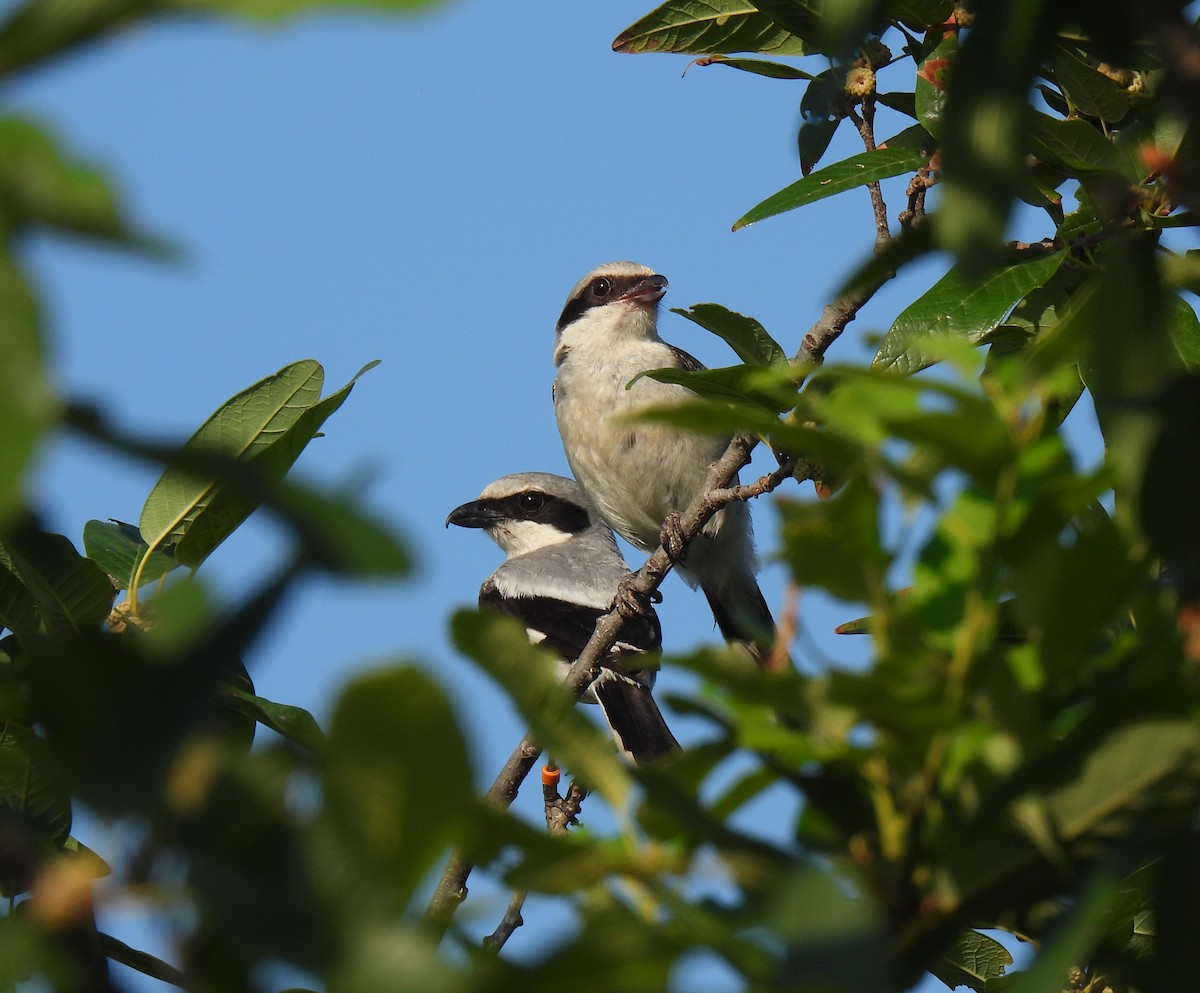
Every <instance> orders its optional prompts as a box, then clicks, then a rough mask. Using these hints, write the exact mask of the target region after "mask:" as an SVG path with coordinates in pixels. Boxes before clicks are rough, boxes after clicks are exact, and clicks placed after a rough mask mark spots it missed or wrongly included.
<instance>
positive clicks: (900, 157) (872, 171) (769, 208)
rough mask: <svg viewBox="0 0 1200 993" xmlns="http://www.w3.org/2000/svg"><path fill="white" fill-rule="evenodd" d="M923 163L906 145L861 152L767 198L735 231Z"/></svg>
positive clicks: (913, 170)
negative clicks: (904, 146)
mask: <svg viewBox="0 0 1200 993" xmlns="http://www.w3.org/2000/svg"><path fill="white" fill-rule="evenodd" d="M924 163H925V158H924V156H922V155H921V154H920V153H919V152H914V151H910V150H908V149H905V148H881V149H877V150H876V151H874V152H859V153H858V154H857V155H851V156H850V157H849V158H846V159H842V160H841V161H840V162H836V163H834V164H833V165H830V166H826V167H825V168H824V169H819V170H817V171H816V172H814V173H812V174H810V175H808V176H805V177H804V178H803V179H801V180H799V181H798V182H795V183H792V185H791V186H788V187H785V188H784V189H782V190H780V191H779V192H778V193H776V194H774V195H773V196H770V197H767V199H766V200H764V201H763V202H762V203H760V204H758V205H757V206H756V207H752V208H751V209H750V210H749V211H747V212H746V213H745V214H744V215H743V216H742V217H741V218H739V219H738V220H737V221H735V222H734V225H733V230H735V231H737V230H738V229H739V228H744V227H746V226H747V225H750V224H753V223H755V222H756V221H761V220H763V219H764V218H766V217H774V216H775V215H776V214H782V213H784V212H785V211H789V210H795V209H796V208H797V207H803V206H805V205H806V204H810V203H815V202H816V201H817V200H823V199H825V197H831V196H834V195H836V194H838V193H844V192H845V191H846V190H853V189H857V188H858V187H860V186H865V185H866V184H867V183H871V182H875V181H876V180H880V179H887V178H888V177H889V176H899V175H902V174H903V173H906V172H915V171H916V170H917V169H919V168H920V167H921V166H922V165H923V164H924Z"/></svg>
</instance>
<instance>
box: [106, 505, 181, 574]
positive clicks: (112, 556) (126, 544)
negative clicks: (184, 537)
mask: <svg viewBox="0 0 1200 993" xmlns="http://www.w3.org/2000/svg"><path fill="white" fill-rule="evenodd" d="M83 548H84V551H85V552H87V556H88V558H90V559H91V560H92V561H93V562H95V563H96V565H98V566H99V567H100V568H101V569H103V570H104V571H105V572H107V573H108V574H109V575H110V576H112V578H113V579H114V580H116V583H117V586H118V587H119V588H120V589H123V590H127V589H129V584H130V582H131V581H132V580H133V576H134V573H135V572H136V571H137V567H138V564H139V563H140V562H141V560H142V558H143V557H144V556H145V554H146V553H147V552H149V551H150V546H149V545H147V544H146V543H145V542H144V541H143V540H142V533H141V531H139V530H138V529H137V528H136V527H134V526H133V525H132V524H123V523H122V522H121V521H95V520H93V521H88V522H87V523H86V524H85V525H84V526H83ZM179 564H180V563H179V562H177V561H176V560H175V559H174V558H172V557H171V556H170V555H166V554H164V553H163V552H162V551H160V550H158V549H155V550H154V551H153V552H150V561H149V562H147V563H146V567H145V568H144V569H142V573H141V582H142V584H143V585H145V584H146V583H153V582H155V581H156V580H158V579H161V578H162V577H163V576H165V575H166V574H167V573H168V572H170V571H171V570H172V569H177V568H178V567H179Z"/></svg>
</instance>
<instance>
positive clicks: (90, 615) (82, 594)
mask: <svg viewBox="0 0 1200 993" xmlns="http://www.w3.org/2000/svg"><path fill="white" fill-rule="evenodd" d="M4 548H5V551H6V552H7V555H8V558H9V561H10V562H11V563H12V566H13V569H14V571H15V572H16V574H17V576H18V577H19V578H20V580H21V582H22V584H23V585H24V587H25V589H27V590H28V591H29V594H30V595H31V596H32V597H33V600H34V602H35V603H36V604H37V609H38V616H39V617H40V618H41V621H42V624H43V625H44V626H45V628H46V630H48V631H85V630H97V629H99V627H100V625H101V624H103V623H104V621H105V620H106V619H107V618H108V613H109V611H110V610H111V609H112V602H113V598H114V597H115V595H116V590H115V589H114V588H113V585H112V583H111V582H110V581H109V578H108V576H107V575H105V573H104V572H103V570H101V569H100V567H99V566H97V565H96V564H95V563H94V562H93V561H92V560H91V559H87V558H84V557H83V556H82V555H80V554H79V553H78V552H77V551H75V546H74V545H72V544H71V542H70V541H69V540H68V539H67V538H65V537H63V536H62V535H61V534H49V533H48V532H45V531H37V530H34V529H32V528H22V529H20V530H18V531H16V532H13V533H11V534H9V535H8V536H6V537H5V539H4Z"/></svg>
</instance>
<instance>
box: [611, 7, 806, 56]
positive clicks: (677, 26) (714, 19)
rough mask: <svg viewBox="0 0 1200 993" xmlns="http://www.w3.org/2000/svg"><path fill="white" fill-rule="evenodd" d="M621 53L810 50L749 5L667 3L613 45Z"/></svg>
mask: <svg viewBox="0 0 1200 993" xmlns="http://www.w3.org/2000/svg"><path fill="white" fill-rule="evenodd" d="M612 47H613V51H615V52H628V53H639V52H681V53H685V54H688V55H728V54H732V53H733V52H761V53H762V54H763V55H805V54H807V52H808V48H807V47H806V46H805V44H804V42H802V41H801V40H800V39H799V38H797V37H796V36H795V35H792V34H789V33H788V32H787V31H785V30H783V29H782V28H780V27H779V26H778V25H777V24H776V23H775V22H774V21H772V20H771V18H770V17H768V16H767V15H766V14H762V13H760V12H759V11H758V9H757V8H756V7H755V6H754V5H753V4H751V3H748V2H746V0H711V2H710V0H667V2H666V3H664V4H662V5H661V6H659V7H656V8H655V9H654V10H652V11H651V12H650V13H649V14H647V15H646V16H645V17H643V18H641V19H640V20H638V21H635V22H634V23H633V24H631V25H630V26H629V27H627V28H626V29H625V30H624V31H622V32H621V33H620V34H619V35H617V37H616V39H615V40H614V41H613V43H612Z"/></svg>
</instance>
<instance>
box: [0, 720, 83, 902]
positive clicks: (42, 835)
mask: <svg viewBox="0 0 1200 993" xmlns="http://www.w3.org/2000/svg"><path fill="white" fill-rule="evenodd" d="M0 815H3V817H0V822H2V823H3V824H4V827H5V846H4V851H3V858H2V859H0V895H3V896H13V895H14V894H16V893H20V892H22V891H23V890H25V889H26V888H28V886H29V884H30V882H31V876H32V872H33V870H34V867H35V866H36V864H37V862H38V861H40V859H41V858H43V857H45V856H47V855H49V854H51V853H52V852H53V851H54V850H55V849H57V848H60V847H61V846H62V845H63V844H64V843H65V842H66V840H67V838H68V837H69V836H70V833H71V798H70V796H69V795H68V793H67V792H66V790H65V789H64V788H63V784H62V782H61V780H60V778H59V776H58V773H57V770H56V768H55V765H54V761H53V757H52V756H51V755H50V752H49V749H48V748H47V747H46V743H45V742H44V741H43V740H42V739H41V738H39V737H38V736H37V735H36V734H35V733H34V732H33V730H32V729H31V728H28V727H24V726H23V725H20V724H15V723H13V722H11V721H9V722H5V723H3V724H0Z"/></svg>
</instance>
